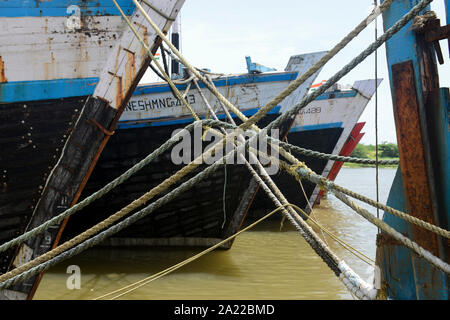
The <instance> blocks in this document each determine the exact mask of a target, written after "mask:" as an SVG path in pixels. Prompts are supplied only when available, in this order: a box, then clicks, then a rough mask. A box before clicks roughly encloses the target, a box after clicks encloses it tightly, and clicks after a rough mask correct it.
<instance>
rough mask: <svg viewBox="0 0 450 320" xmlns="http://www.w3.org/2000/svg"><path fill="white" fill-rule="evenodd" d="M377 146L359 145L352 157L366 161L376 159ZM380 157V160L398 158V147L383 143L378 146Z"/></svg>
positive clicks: (393, 144)
mask: <svg viewBox="0 0 450 320" xmlns="http://www.w3.org/2000/svg"><path fill="white" fill-rule="evenodd" d="M375 151H376V150H375V146H374V145H371V144H369V145H365V144H361V143H359V144H358V145H357V146H356V148H355V149H354V150H353V152H352V154H351V156H352V157H357V158H365V159H375ZM378 156H379V157H380V158H398V146H397V145H396V144H395V143H388V142H383V143H381V144H379V145H378Z"/></svg>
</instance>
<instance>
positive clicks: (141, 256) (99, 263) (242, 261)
mask: <svg viewBox="0 0 450 320" xmlns="http://www.w3.org/2000/svg"><path fill="white" fill-rule="evenodd" d="M394 175H395V170H394V169H380V177H379V180H380V200H381V201H383V202H385V201H386V199H387V195H388V192H389V187H390V185H391V183H392V180H393V178H394ZM336 182H337V183H338V184H340V185H342V186H345V187H347V188H350V189H352V190H355V191H357V192H359V193H362V194H364V195H366V196H369V197H371V198H373V199H375V170H374V169H372V168H364V169H345V168H344V169H342V171H341V173H340V175H339V177H338V179H337V181H336ZM355 183H356V184H355ZM371 211H372V212H375V211H374V210H371ZM314 215H315V217H316V218H317V220H318V221H319V222H320V223H321V224H322V225H323V226H324V227H326V228H327V229H329V230H330V231H332V232H333V233H335V234H336V235H338V236H339V237H340V238H342V239H343V240H345V241H346V242H348V243H350V244H351V245H352V246H354V247H356V248H357V249H359V250H361V251H363V252H364V253H365V254H366V255H368V256H369V257H371V258H373V259H374V257H375V250H376V246H375V236H376V233H377V229H376V227H373V226H372V225H371V224H369V223H368V222H366V221H365V220H364V219H363V218H361V217H360V216H358V215H357V214H355V213H353V212H352V211H351V210H350V209H349V208H348V207H347V206H346V205H345V204H343V203H341V202H340V201H339V200H338V199H336V198H335V197H334V196H332V195H329V196H328V197H327V199H325V200H323V201H322V203H321V204H320V206H318V207H317V208H316V209H315V210H314ZM326 240H327V242H328V244H329V245H330V247H331V248H332V249H333V250H334V251H335V252H336V253H337V255H338V256H339V257H341V258H343V259H345V260H346V262H347V264H348V265H350V266H351V267H353V268H354V270H355V271H356V272H358V274H360V275H361V277H362V278H364V279H368V278H370V277H371V275H372V270H373V269H372V268H371V267H369V266H368V265H367V264H365V263H364V262H362V261H360V260H359V259H357V258H356V257H355V256H354V255H352V254H351V253H349V252H347V251H346V250H344V249H343V248H342V247H341V246H339V245H338V244H336V243H335V242H334V241H333V240H331V239H329V238H328V237H327V238H326ZM198 252H200V250H192V249H191V250H186V249H180V248H178V249H177V248H158V249H155V248H153V249H151V250H149V249H142V248H141V249H133V250H129V249H121V250H115V251H114V252H112V251H111V250H108V249H98V248H92V249H91V250H88V251H86V252H85V253H83V254H81V255H79V256H77V257H74V258H72V259H70V260H67V261H65V262H63V263H61V264H60V265H58V266H56V267H54V268H52V269H50V270H49V271H47V272H46V273H45V275H44V277H43V280H42V282H41V284H40V286H39V289H38V290H37V292H36V295H35V299H92V298H96V297H98V296H100V295H102V294H104V293H107V292H111V291H113V290H116V289H118V288H121V287H124V286H126V285H129V284H131V283H134V282H136V281H138V280H141V279H143V278H145V277H148V276H149V275H151V274H155V273H157V272H159V271H161V270H163V269H165V268H167V267H169V266H172V265H174V264H176V263H178V262H181V261H182V260H184V259H186V258H188V257H190V256H192V255H194V254H196V253H198ZM72 264H76V265H78V266H80V268H81V272H82V279H81V289H80V290H68V289H67V288H66V281H67V278H68V276H69V275H68V274H66V268H67V267H68V266H69V265H72ZM122 298H125V299H208V300H210V299H352V297H351V295H350V294H349V293H348V292H347V290H346V289H345V287H344V286H343V285H342V283H341V282H340V281H339V280H338V279H337V278H336V276H335V275H334V273H333V272H332V271H331V270H330V269H329V268H328V267H327V266H326V264H325V263H324V262H322V260H321V259H320V258H319V257H318V256H317V255H316V254H315V252H314V251H313V250H312V249H311V248H310V247H309V245H308V244H307V243H306V242H305V241H304V240H303V239H302V238H301V236H300V235H299V234H298V233H297V232H296V231H295V230H294V229H293V228H292V227H290V226H288V225H287V222H286V223H285V225H284V227H283V229H282V230H281V231H280V225H279V223H278V222H274V221H269V222H265V223H264V224H262V225H260V226H257V227H256V228H255V229H253V230H252V231H249V232H246V233H244V234H242V235H241V236H239V237H238V238H237V239H236V241H235V242H234V245H233V247H232V249H231V250H227V251H223V250H220V251H214V252H211V253H210V254H208V255H206V256H204V257H202V258H200V259H199V260H197V261H194V262H193V263H191V264H188V265H186V266H184V267H182V268H181V269H178V270H177V271H175V272H174V273H171V274H170V275H168V276H165V277H163V278H160V279H158V280H156V281H154V282H152V283H150V284H148V285H146V286H144V287H141V288H139V289H137V290H136V291H134V292H132V293H130V294H128V295H126V296H124V297H122Z"/></svg>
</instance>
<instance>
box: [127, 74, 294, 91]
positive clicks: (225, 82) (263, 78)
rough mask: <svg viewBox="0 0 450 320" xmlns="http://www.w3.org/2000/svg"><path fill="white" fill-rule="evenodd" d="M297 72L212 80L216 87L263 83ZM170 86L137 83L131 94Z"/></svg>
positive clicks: (163, 89)
mask: <svg viewBox="0 0 450 320" xmlns="http://www.w3.org/2000/svg"><path fill="white" fill-rule="evenodd" d="M297 74H298V73H297V72H285V73H281V74H256V75H254V74H242V75H238V76H231V77H228V78H225V79H224V78H221V79H220V80H216V81H214V85H215V86H216V87H224V86H233V85H239V84H247V83H263V82H276V81H292V80H295V79H296V78H297ZM199 85H200V88H205V85H204V84H203V83H201V82H199ZM186 87H187V84H183V85H177V88H178V90H185V89H186ZM169 91H170V88H169V86H168V85H167V84H161V85H153V84H152V85H139V86H138V87H137V88H136V90H135V91H134V93H133V96H137V95H142V94H151V93H161V92H169Z"/></svg>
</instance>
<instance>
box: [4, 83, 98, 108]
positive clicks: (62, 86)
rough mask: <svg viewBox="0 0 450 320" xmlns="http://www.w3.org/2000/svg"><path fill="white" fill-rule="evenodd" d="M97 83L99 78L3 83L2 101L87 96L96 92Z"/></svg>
mask: <svg viewBox="0 0 450 320" xmlns="http://www.w3.org/2000/svg"><path fill="white" fill-rule="evenodd" d="M97 83H98V78H86V79H60V80H48V81H21V82H6V83H1V84H0V103H10V102H18V101H20V102H22V101H23V102H26V101H38V100H50V99H60V98H66V97H79V96H87V95H90V94H92V93H93V92H94V90H95V86H96V85H97Z"/></svg>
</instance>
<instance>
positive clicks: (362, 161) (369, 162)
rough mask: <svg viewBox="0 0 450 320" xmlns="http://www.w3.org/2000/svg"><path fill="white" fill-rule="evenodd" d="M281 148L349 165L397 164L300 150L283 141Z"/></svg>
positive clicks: (395, 161)
mask: <svg viewBox="0 0 450 320" xmlns="http://www.w3.org/2000/svg"><path fill="white" fill-rule="evenodd" d="M268 139H269V140H273V138H272V137H269V138H268ZM279 143H280V145H281V146H282V147H284V148H285V149H286V150H289V151H293V152H295V153H297V154H299V155H302V156H308V157H315V158H319V159H323V160H333V161H341V162H349V163H359V164H366V165H376V164H380V165H396V164H399V163H400V161H399V159H389V160H378V161H377V160H376V159H363V158H357V157H348V156H339V155H335V154H328V153H323V152H318V151H314V150H309V149H306V148H302V147H299V146H295V145H292V144H289V143H286V142H283V141H280V142H279Z"/></svg>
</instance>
